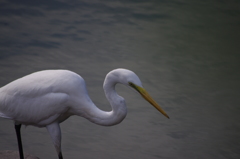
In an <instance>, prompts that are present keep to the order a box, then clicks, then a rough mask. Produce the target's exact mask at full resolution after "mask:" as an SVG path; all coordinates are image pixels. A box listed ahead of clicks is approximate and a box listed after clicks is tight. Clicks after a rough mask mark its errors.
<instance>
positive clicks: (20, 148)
mask: <svg viewBox="0 0 240 159" xmlns="http://www.w3.org/2000/svg"><path fill="white" fill-rule="evenodd" d="M21 126H22V125H21V124H16V123H15V130H16V134H17V140H18V150H19V156H20V159H24V157H23V148H22V139H21V131H20V129H21Z"/></svg>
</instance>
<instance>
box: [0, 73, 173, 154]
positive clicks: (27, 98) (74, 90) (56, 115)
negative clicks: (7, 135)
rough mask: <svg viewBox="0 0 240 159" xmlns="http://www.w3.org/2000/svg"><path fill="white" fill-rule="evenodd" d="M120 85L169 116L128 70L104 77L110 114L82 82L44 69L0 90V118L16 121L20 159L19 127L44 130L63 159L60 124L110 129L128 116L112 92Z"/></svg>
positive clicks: (65, 74)
mask: <svg viewBox="0 0 240 159" xmlns="http://www.w3.org/2000/svg"><path fill="white" fill-rule="evenodd" d="M117 83H121V84H124V85H127V86H130V87H132V88H134V89H135V90H136V91H138V92H139V93H140V94H141V95H142V97H143V98H145V99H146V100H147V101H148V102H149V103H151V104H152V105H153V106H154V107H155V108H156V109H157V110H159V111H160V112H161V113H162V114H163V115H164V116H166V117H167V118H169V117H168V115H167V114H166V113H165V112H164V111H163V110H162V109H161V108H160V106H159V105H158V104H157V103H156V102H155V101H154V100H153V99H152V98H151V97H150V95H149V94H148V93H147V92H146V91H145V89H144V88H143V86H142V83H141V81H140V79H139V78H138V76H137V75H136V74H135V73H134V72H132V71H130V70H127V69H115V70H112V71H111V72H109V73H108V74H107V75H106V78H105V81H104V84H103V89H104V91H105V95H106V98H107V99H108V101H109V103H110V105H111V107H112V111H110V112H105V111H102V110H100V109H99V108H98V107H97V106H96V105H95V104H94V103H93V102H92V100H91V99H90V97H89V96H88V92H87V89H86V84H85V81H84V79H83V78H82V77H81V76H80V75H78V74H76V73H74V72H71V71H68V70H45V71H39V72H35V73H32V74H30V75H27V76H24V77H22V78H20V79H17V80H15V81H13V82H11V83H9V84H7V85H5V86H3V87H2V88H0V117H2V118H6V119H11V120H13V121H15V129H16V134H17V139H18V147H19V155H20V158H21V159H23V158H24V157H23V150H22V142H21V134H20V128H21V125H22V124H23V125H33V126H36V127H46V128H47V130H48V132H49V134H50V136H51V138H52V141H53V144H54V146H55V148H56V151H57V153H58V157H59V159H62V158H63V157H62V152H61V130H60V126H59V124H60V123H61V122H63V121H64V120H66V119H67V118H68V117H70V116H71V115H78V116H81V117H84V118H86V119H88V120H89V121H91V122H93V123H96V124H99V125H103V126H111V125H115V124H118V123H120V122H121V121H122V120H123V119H124V118H125V117H126V115H127V108H126V104H125V100H124V98H123V97H121V96H119V95H118V94H117V93H116V91H115V85H116V84H117Z"/></svg>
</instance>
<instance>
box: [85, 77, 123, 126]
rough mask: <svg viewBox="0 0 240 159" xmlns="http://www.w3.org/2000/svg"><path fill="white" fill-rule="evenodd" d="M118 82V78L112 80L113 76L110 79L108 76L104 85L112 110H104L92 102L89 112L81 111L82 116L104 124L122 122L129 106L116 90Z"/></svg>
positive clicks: (109, 124)
mask: <svg viewBox="0 0 240 159" xmlns="http://www.w3.org/2000/svg"><path fill="white" fill-rule="evenodd" d="M117 83H119V82H117V80H112V78H111V80H110V78H108V76H107V77H106V78H105V81H104V85H103V89H104V92H105V95H106V98H107V99H108V101H109V103H110V105H111V107H112V111H109V112H106V111H102V110H100V109H99V108H98V107H97V106H96V105H95V104H94V103H93V102H91V105H88V106H87V107H88V110H87V113H86V112H82V113H83V114H82V113H81V116H83V117H85V118H86V119H88V120H90V121H91V122H93V123H96V124H98V125H103V126H111V125H116V124H118V123H120V122H121V121H122V120H123V119H124V118H125V117H126V115H127V107H126V104H125V100H124V98H122V97H121V96H119V95H118V94H117V92H116V90H115V85H116V84H117ZM89 99H90V98H89ZM90 101H91V99H90Z"/></svg>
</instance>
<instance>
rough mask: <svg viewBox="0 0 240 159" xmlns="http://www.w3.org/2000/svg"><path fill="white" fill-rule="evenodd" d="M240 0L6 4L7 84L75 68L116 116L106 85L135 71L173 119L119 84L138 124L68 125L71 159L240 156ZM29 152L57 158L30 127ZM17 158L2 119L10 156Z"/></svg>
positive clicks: (1, 46)
mask: <svg viewBox="0 0 240 159" xmlns="http://www.w3.org/2000/svg"><path fill="white" fill-rule="evenodd" d="M239 6H240V3H239V2H238V1H233V0H230V1H226V2H225V1H211V2H208V1H201V2H192V1H190V0H189V1H188V0H182V1H174V0H170V1H164V0H161V1H154V0H153V1H147V2H146V1H141V0H139V1H135V0H131V1H108V0H106V1H97V0H95V1H91V2H89V1H81V2H78V1H68V2H67V1H61V0H53V1H46V0H43V1H41V2H40V1H39V2H34V1H27V0H24V1H18V0H9V1H2V2H1V3H0V12H1V13H0V35H1V36H0V68H1V69H0V74H1V76H0V85H1V86H3V85H5V84H7V83H9V82H11V81H12V80H14V79H16V78H19V77H22V76H24V75H26V74H29V73H32V72H35V71H39V70H44V69H69V70H72V71H75V72H77V73H79V74H80V75H81V76H82V77H84V79H85V80H86V82H87V87H88V90H89V94H90V96H91V98H92V99H93V101H94V102H95V103H96V105H98V106H99V107H100V108H101V109H103V110H106V111H109V110H110V106H109V104H108V102H107V100H106V99H105V96H104V93H103V90H102V83H103V80H104V77H105V75H106V74H107V73H108V72H109V71H110V70H112V69H115V68H119V67H122V68H128V69H130V70H132V71H134V72H135V73H136V74H138V76H139V77H140V78H141V80H142V83H143V85H144V87H145V88H146V89H147V90H148V92H149V93H150V94H151V95H152V96H153V98H154V99H155V100H156V101H157V102H158V103H159V104H160V105H161V106H162V107H163V109H164V110H165V111H166V112H167V114H168V115H169V116H170V120H168V119H167V118H165V117H164V116H163V115H161V114H160V113H159V112H157V111H156V110H155V109H154V108H153V107H152V106H150V105H149V104H148V103H147V102H145V101H144V100H143V99H141V97H140V96H139V95H138V94H136V93H133V92H132V91H131V90H129V89H127V88H125V87H123V86H121V85H118V86H117V90H118V92H119V94H120V95H121V96H123V97H124V98H125V99H126V102H127V105H128V116H127V117H126V119H125V120H124V121H123V122H122V123H121V124H119V125H117V126H113V127H102V126H98V125H95V124H92V123H90V122H89V121H87V120H85V119H83V118H80V117H77V116H74V117H71V118H69V119H68V120H67V121H65V122H64V123H62V124H61V128H62V138H63V139H62V150H63V156H65V158H71V159H77V158H86V159H87V158H89V159H90V158H91V159H94V158H106V159H107V158H111V159H112V158H116V159H118V158H125V159H128V158H129V159H132V158H148V159H157V158H164V159H165V158H167V159H175V158H178V159H186V158H209V159H211V158H212V159H215V158H219V159H235V158H236V159H237V158H239V157H240V152H239V149H240V144H239V143H240V124H239V122H238V121H239V120H240V117H239V113H240V98H239V96H240V93H239V89H240V84H239V80H240V75H239V68H240V64H239V59H240V54H239V51H240V45H239V36H240V32H239V28H240V20H239V17H240V10H239ZM22 137H23V145H24V151H26V152H28V153H30V154H33V155H36V156H38V157H40V158H49V159H50V158H57V155H56V152H55V149H54V147H53V145H52V143H51V140H50V137H49V135H48V133H47V131H46V130H45V129H44V128H42V129H39V128H35V127H31V126H28V127H26V128H24V127H23V128H22ZM7 149H9V150H17V141H16V137H15V132H14V127H13V123H12V121H9V120H5V119H0V150H7Z"/></svg>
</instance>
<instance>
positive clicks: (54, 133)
mask: <svg viewBox="0 0 240 159" xmlns="http://www.w3.org/2000/svg"><path fill="white" fill-rule="evenodd" d="M46 127H47V130H48V132H49V134H50V136H51V138H52V141H53V144H54V146H55V148H56V151H57V153H58V158H59V159H63V157H62V151H61V129H60V126H59V123H52V124H50V125H47V126H46Z"/></svg>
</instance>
